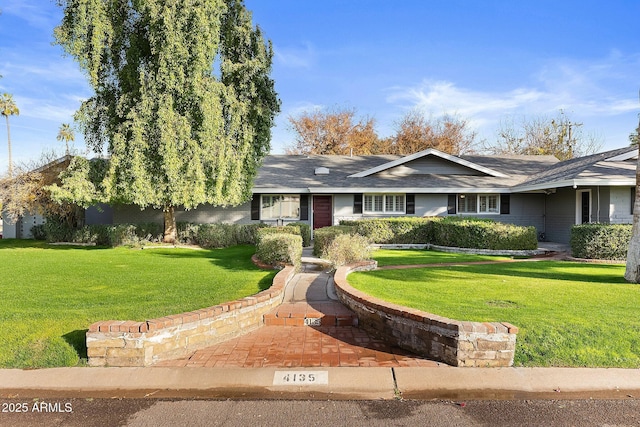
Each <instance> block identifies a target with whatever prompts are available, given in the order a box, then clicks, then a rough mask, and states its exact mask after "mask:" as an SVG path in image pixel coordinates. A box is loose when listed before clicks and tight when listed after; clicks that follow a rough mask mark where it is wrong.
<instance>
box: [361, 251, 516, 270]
mask: <svg viewBox="0 0 640 427" xmlns="http://www.w3.org/2000/svg"><path fill="white" fill-rule="evenodd" d="M373 258H374V259H375V260H376V261H378V266H380V267H383V266H386V265H419V264H443V263H452V262H453V263H465V262H478V261H498V260H504V259H510V258H509V257H498V256H489V255H473V254H456V253H453V252H437V251H430V250H424V249H423V250H420V249H418V250H413V249H402V250H397V249H378V250H376V251H374V252H373Z"/></svg>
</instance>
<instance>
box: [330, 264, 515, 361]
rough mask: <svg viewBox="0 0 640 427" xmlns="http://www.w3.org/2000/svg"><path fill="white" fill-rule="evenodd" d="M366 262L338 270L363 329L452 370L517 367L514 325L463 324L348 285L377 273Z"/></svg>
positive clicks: (339, 285)
mask: <svg viewBox="0 0 640 427" xmlns="http://www.w3.org/2000/svg"><path fill="white" fill-rule="evenodd" d="M376 266H377V263H376V262H375V261H366V262H361V263H357V264H353V265H350V266H344V267H340V268H338V269H337V270H336V273H335V275H334V281H335V286H336V291H337V293H338V296H339V297H340V300H341V301H342V303H343V304H345V305H346V306H347V307H349V308H350V309H351V310H353V311H355V312H356V313H357V315H358V322H359V325H360V327H361V328H364V329H365V330H367V331H368V332H370V333H372V334H374V335H376V336H378V337H379V338H381V339H384V340H386V341H388V342H389V343H391V344H394V345H397V346H398V347H400V348H403V349H406V350H410V351H412V352H414V353H416V354H419V355H422V356H424V357H427V358H429V359H432V360H437V361H440V362H444V363H447V364H449V365H453V366H477V367H499V366H511V365H513V356H514V353H515V346H516V334H517V333H518V328H517V327H515V326H513V325H511V324H509V323H479V322H461V321H458V320H452V319H447V318H445V317H440V316H436V315H434V314H430V313H426V312H424V311H420V310H414V309H410V308H407V307H403V306H400V305H396V304H391V303H389V302H386V301H382V300H379V299H376V298H373V297H371V296H369V295H367V294H365V293H363V292H360V291H358V290H357V289H354V288H353V287H351V286H350V285H349V284H348V283H347V276H348V275H349V273H351V272H353V271H365V270H373V269H375V268H376Z"/></svg>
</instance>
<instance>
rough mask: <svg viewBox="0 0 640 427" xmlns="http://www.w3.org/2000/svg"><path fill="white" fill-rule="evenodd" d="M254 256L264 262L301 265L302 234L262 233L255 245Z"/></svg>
mask: <svg viewBox="0 0 640 427" xmlns="http://www.w3.org/2000/svg"><path fill="white" fill-rule="evenodd" d="M256 256H257V257H258V259H259V260H260V261H262V262H264V263H265V264H269V265H283V264H290V265H293V266H295V267H296V270H300V267H301V266H302V236H298V235H295V234H288V233H273V234H264V235H263V236H262V237H261V238H260V240H259V242H258V244H257V245H256Z"/></svg>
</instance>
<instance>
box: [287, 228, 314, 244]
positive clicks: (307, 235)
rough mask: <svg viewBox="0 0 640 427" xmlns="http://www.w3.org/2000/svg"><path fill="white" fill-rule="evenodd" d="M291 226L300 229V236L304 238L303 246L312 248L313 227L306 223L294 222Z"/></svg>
mask: <svg viewBox="0 0 640 427" xmlns="http://www.w3.org/2000/svg"><path fill="white" fill-rule="evenodd" d="M289 225H290V226H295V227H300V235H301V236H302V246H303V247H305V248H307V247H309V246H311V226H310V225H309V224H307V223H306V222H292V223H291V224H289Z"/></svg>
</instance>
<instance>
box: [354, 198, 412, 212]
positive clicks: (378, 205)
mask: <svg viewBox="0 0 640 427" xmlns="http://www.w3.org/2000/svg"><path fill="white" fill-rule="evenodd" d="M364 211H365V213H401V214H403V213H404V212H405V196H404V194H365V195H364Z"/></svg>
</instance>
